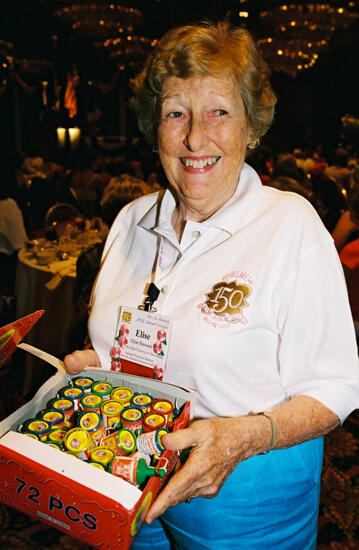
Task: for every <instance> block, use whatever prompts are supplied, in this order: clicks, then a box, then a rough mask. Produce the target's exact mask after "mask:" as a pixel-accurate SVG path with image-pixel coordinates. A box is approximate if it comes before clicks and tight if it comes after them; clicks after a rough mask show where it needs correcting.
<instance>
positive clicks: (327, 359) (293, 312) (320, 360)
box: [279, 242, 359, 422]
mask: <svg viewBox="0 0 359 550" xmlns="http://www.w3.org/2000/svg"><path fill="white" fill-rule="evenodd" d="M282 304H283V305H282V307H281V310H280V323H279V325H280V346H279V365H280V367H279V368H280V380H281V384H282V386H283V389H284V391H285V392H286V395H287V397H288V398H289V397H292V396H294V395H298V394H305V395H308V396H311V397H313V398H315V399H317V400H318V401H320V402H321V403H323V404H324V405H325V406H327V407H328V408H329V409H331V410H332V411H333V412H335V413H336V414H337V415H338V417H339V418H340V420H341V422H343V421H344V420H345V418H346V417H347V416H348V415H349V414H350V413H351V412H352V411H353V410H354V409H356V408H357V407H358V406H359V365H358V353H357V345H356V339H355V331H354V324H353V321H352V316H351V312H350V307H349V302H348V295H347V289H346V285H345V280H344V275H343V271H342V267H341V264H340V260H339V257H338V255H337V252H336V250H335V247H334V244H333V243H331V242H327V243H325V244H320V245H317V246H313V247H312V248H311V249H310V250H309V251H308V252H307V253H306V254H305V256H304V257H303V258H302V259H301V261H300V263H299V264H298V269H297V270H296V273H295V274H293V275H292V278H291V282H290V285H289V286H288V292H287V296H286V297H285V299H283V301H282Z"/></svg>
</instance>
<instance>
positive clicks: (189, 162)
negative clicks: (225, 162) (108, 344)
mask: <svg viewBox="0 0 359 550" xmlns="http://www.w3.org/2000/svg"><path fill="white" fill-rule="evenodd" d="M220 158H221V157H208V158H204V159H200V160H195V159H191V158H186V157H181V158H180V161H181V162H182V164H183V166H185V167H186V168H205V167H206V166H212V165H213V164H216V163H217V162H218V161H219V159H220Z"/></svg>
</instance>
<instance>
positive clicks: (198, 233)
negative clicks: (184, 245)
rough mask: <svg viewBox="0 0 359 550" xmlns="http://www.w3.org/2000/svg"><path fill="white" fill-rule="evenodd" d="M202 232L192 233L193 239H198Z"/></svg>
mask: <svg viewBox="0 0 359 550" xmlns="http://www.w3.org/2000/svg"><path fill="white" fill-rule="evenodd" d="M200 234H201V232H200V231H192V237H193V238H194V239H197V238H198V237H199V236H200Z"/></svg>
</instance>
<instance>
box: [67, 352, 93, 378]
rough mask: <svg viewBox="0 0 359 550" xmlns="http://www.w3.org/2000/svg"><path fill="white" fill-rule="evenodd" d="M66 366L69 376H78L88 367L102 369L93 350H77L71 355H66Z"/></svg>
mask: <svg viewBox="0 0 359 550" xmlns="http://www.w3.org/2000/svg"><path fill="white" fill-rule="evenodd" d="M64 365H65V369H66V372H68V373H69V374H78V373H79V372H81V371H83V370H84V368H86V367H99V368H100V366H101V365H100V360H99V357H98V355H97V353H96V352H95V350H93V349H88V350H77V351H74V352H73V353H71V354H69V355H66V357H65V359H64Z"/></svg>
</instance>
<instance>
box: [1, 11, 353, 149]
mask: <svg viewBox="0 0 359 550" xmlns="http://www.w3.org/2000/svg"><path fill="white" fill-rule="evenodd" d="M98 1H101V0H98ZM115 3H116V2H115ZM117 3H120V4H121V5H127V6H132V7H137V8H139V9H140V10H141V11H142V12H143V15H144V23H143V25H142V26H141V28H138V29H136V31H137V34H139V35H141V36H146V37H149V38H160V37H161V35H162V34H163V33H164V32H165V31H166V30H167V29H168V28H170V27H172V26H174V25H181V24H183V23H187V22H190V21H196V20H200V19H204V18H211V19H215V20H216V19H221V18H224V17H225V16H226V15H227V16H228V17H229V18H230V19H231V20H232V21H233V22H235V23H241V21H240V20H239V18H238V15H237V14H238V11H239V9H249V11H250V18H249V19H248V20H247V21H246V26H247V28H248V29H249V30H250V31H251V32H252V33H253V34H254V36H255V38H260V36H261V35H263V32H264V30H263V28H261V25H260V19H259V13H260V11H261V10H264V9H268V10H270V9H272V8H273V7H274V6H275V5H277V4H279V2H276V1H274V2H273V1H272V2H269V1H266V0H263V1H260V0H250V1H249V2H241V1H240V0H236V1H234V0H132V1H128V0H127V1H126V0H123V1H121V2H117ZM282 3H283V2H282ZM336 4H337V5H341V3H340V2H336ZM344 4H346V3H345V2H343V3H342V5H344ZM58 5H61V0H0V39H3V40H7V41H10V42H11V43H12V44H13V50H12V55H13V56H14V57H15V58H30V59H43V60H47V61H49V62H51V63H52V64H53V67H54V69H48V70H47V72H46V71H43V74H39V73H37V74H35V73H22V74H21V77H22V79H23V81H24V82H25V83H26V84H27V85H38V84H39V82H41V79H46V80H48V81H49V87H48V96H49V105H48V106H47V108H46V109H45V108H44V107H43V105H42V98H41V91H37V92H32V93H30V92H26V91H24V89H23V87H21V86H19V85H18V84H16V83H15V82H14V79H13V78H12V75H11V74H10V73H9V71H7V69H6V68H3V69H1V66H0V83H1V80H2V79H3V77H4V76H5V78H7V80H8V85H7V87H6V89H5V91H4V92H3V93H2V94H1V95H0V119H1V125H0V146H1V147H2V148H4V147H5V148H7V147H8V148H11V147H15V148H16V149H17V150H18V151H19V152H26V150H27V149H28V148H29V147H30V145H33V144H36V145H37V146H39V147H40V148H41V147H42V148H43V149H44V150H43V153H44V155H45V156H46V154H47V156H48V155H49V154H52V152H53V150H54V143H52V141H53V140H54V139H55V138H54V135H55V134H54V132H53V129H54V127H56V124H57V123H58V119H59V113H58V112H56V111H55V110H54V109H53V103H54V97H53V80H54V78H56V80H57V81H58V83H59V84H60V85H61V86H62V88H61V90H62V92H61V93H62V94H63V93H64V89H65V79H66V73H67V71H68V69H69V68H70V67H71V66H72V64H76V66H77V69H78V72H79V76H80V84H79V87H78V90H77V93H78V103H79V122H80V123H81V122H82V124H84V122H85V120H86V117H87V114H88V112H89V111H95V110H96V109H98V110H99V113H100V118H99V120H98V122H97V133H98V134H101V135H108V136H109V135H122V136H123V135H127V137H129V136H132V135H135V134H136V132H137V129H136V125H135V123H134V121H133V119H132V116H131V114H130V112H129V110H128V109H127V99H128V96H129V87H128V80H129V78H130V77H131V76H133V72H132V71H131V70H125V71H122V72H121V75H120V77H119V78H118V80H117V82H116V85H115V86H114V88H113V90H112V91H111V93H107V94H104V93H100V92H98V90H95V89H94V88H93V87H92V88H91V89H90V88H89V86H88V81H89V80H91V81H93V82H94V83H96V84H106V83H108V82H110V80H111V78H112V77H113V76H114V74H115V73H116V71H117V68H116V65H115V64H114V63H113V62H110V61H109V60H108V58H107V57H105V56H104V55H101V54H100V53H99V52H98V51H96V50H95V48H94V47H93V45H92V42H91V41H90V40H85V39H80V38H78V37H76V36H75V35H74V34H72V33H70V32H69V29H68V28H67V27H66V26H65V25H63V24H62V23H61V22H60V21H59V20H58V19H57V18H55V17H54V15H53V11H54V8H55V7H56V6H58ZM354 9H357V10H358V13H359V5H358V6H357V7H355V8H354ZM1 70H2V72H1ZM45 73H46V74H45ZM272 84H273V87H274V90H275V92H276V94H277V96H278V105H277V111H276V118H275V122H274V125H273V127H272V129H271V131H270V134H269V138H271V139H274V140H279V141H280V142H281V143H282V144H284V145H283V146H287V147H286V148H287V149H290V148H292V147H294V146H296V145H302V144H303V143H305V142H306V141H308V140H309V141H311V142H313V143H321V144H322V145H324V147H327V148H332V147H334V146H335V145H336V144H337V143H338V142H340V141H341V140H342V139H343V138H342V136H341V133H342V125H341V120H340V119H341V117H342V116H343V115H346V114H350V115H353V116H355V117H359V104H358V88H359V22H358V21H357V22H356V23H355V24H354V25H352V26H351V27H350V28H349V29H345V30H344V31H339V32H336V33H335V35H334V37H333V39H332V41H331V48H330V50H329V52H327V53H326V54H324V55H323V56H321V58H320V60H319V62H318V63H317V64H316V65H315V66H314V67H313V68H311V69H309V70H307V71H304V72H302V73H299V74H298V75H297V76H296V77H295V78H293V77H290V76H288V75H286V74H283V73H273V75H272ZM121 102H123V103H124V105H125V111H126V116H125V120H124V115H123V109H122V114H121ZM121 117H122V118H121ZM346 139H349V140H352V141H353V142H356V141H357V140H358V137H357V136H356V134H355V133H354V134H353V135H349V136H346Z"/></svg>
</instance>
